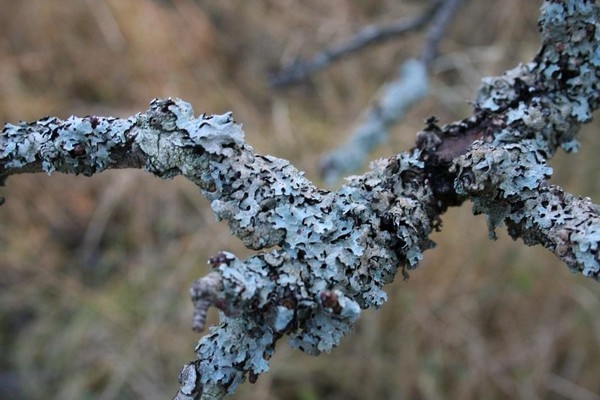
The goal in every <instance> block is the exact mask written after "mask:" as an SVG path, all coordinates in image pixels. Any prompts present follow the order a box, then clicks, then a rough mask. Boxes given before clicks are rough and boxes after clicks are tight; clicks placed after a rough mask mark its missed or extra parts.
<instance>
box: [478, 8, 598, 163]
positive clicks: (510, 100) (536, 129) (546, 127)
mask: <svg viewBox="0 0 600 400" xmlns="http://www.w3.org/2000/svg"><path fill="white" fill-rule="evenodd" d="M599 14H600V12H599V7H598V6H597V5H596V4H594V2H582V1H578V0H567V1H546V2H544V5H543V6H542V13H541V17H540V22H539V26H540V30H541V32H542V48H541V50H540V53H539V54H538V56H537V57H536V59H535V61H534V62H532V63H529V64H527V65H519V66H518V67H517V68H515V69H513V70H511V71H508V72H506V73H505V74H503V75H502V76H500V77H495V78H485V79H484V80H483V85H482V87H481V89H480V90H479V93H478V95H477V101H476V106H477V108H478V109H480V110H484V111H486V112H489V113H504V112H506V111H507V110H508V120H507V123H508V124H510V125H511V127H512V128H513V129H506V130H503V131H501V132H498V135H497V137H496V141H495V143H496V144H498V145H499V144H502V143H507V142H512V141H520V140H523V139H535V140H536V143H535V145H536V148H537V149H539V150H543V151H544V152H545V153H546V154H547V155H548V156H551V155H553V154H554V152H555V149H556V148H557V147H559V146H560V147H562V148H563V149H564V150H566V151H576V150H577V147H578V144H577V140H576V134H577V131H578V130H579V127H580V125H581V124H582V123H585V122H588V121H590V120H591V117H592V114H591V113H592V110H594V109H596V108H598V105H599V102H600V84H599V78H600V49H599V47H598V43H599V42H600V25H599V22H598V21H599V20H600V18H599V17H600V16H599ZM519 124H520V125H519Z"/></svg>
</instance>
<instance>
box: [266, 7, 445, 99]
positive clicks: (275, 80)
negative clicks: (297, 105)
mask: <svg viewBox="0 0 600 400" xmlns="http://www.w3.org/2000/svg"><path fill="white" fill-rule="evenodd" d="M453 1H454V0H452V1H451V2H453ZM448 2H449V1H448V0H435V1H433V2H432V3H431V4H430V6H429V7H428V8H427V9H426V10H425V11H424V12H423V13H422V14H420V15H418V16H416V17H413V18H409V19H402V20H399V21H396V22H393V23H391V24H389V25H386V26H376V25H370V26H368V27H366V28H364V29H363V30H361V31H360V32H358V33H356V34H355V35H354V36H352V37H351V38H350V39H348V40H347V41H345V42H343V43H341V44H338V45H336V46H332V47H329V48H326V49H325V50H322V51H321V52H319V53H317V54H316V55H315V56H314V57H313V58H312V59H311V60H309V61H303V60H301V59H296V60H294V61H293V62H292V63H291V64H290V65H289V66H287V67H285V68H283V69H282V70H281V71H279V72H278V73H276V74H274V75H272V76H270V77H269V85H271V86H273V87H281V86H287V85H293V84H297V83H300V82H301V81H303V80H304V79H306V78H307V77H308V76H309V75H311V74H312V73H314V72H315V71H318V70H320V69H323V68H325V67H327V66H328V65H329V64H331V63H333V62H334V61H337V60H339V59H341V58H343V57H346V56H348V55H350V54H353V53H355V52H357V51H359V50H362V49H363V48H365V47H367V46H370V45H374V44H379V43H383V42H386V41H388V40H390V39H393V38H396V37H398V36H401V35H404V34H407V33H410V32H414V31H416V30H419V29H421V28H422V27H423V26H425V25H426V24H427V23H428V22H430V21H431V20H432V19H433V18H434V16H435V15H437V14H438V13H437V10H438V9H439V8H440V7H442V6H443V4H444V3H448Z"/></svg>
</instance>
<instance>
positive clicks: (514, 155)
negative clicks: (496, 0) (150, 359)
mask: <svg viewBox="0 0 600 400" xmlns="http://www.w3.org/2000/svg"><path fill="white" fill-rule="evenodd" d="M597 21H598V6H597V5H596V4H595V3H591V2H585V1H575V0H565V1H560V2H559V1H546V2H545V3H544V7H543V13H542V17H541V19H540V26H541V29H542V34H543V47H542V49H541V51H540V53H539V55H538V56H537V57H536V59H535V60H534V62H532V63H530V64H527V65H521V66H519V67H518V68H516V69H514V70H512V71H509V72H508V73H507V74H505V75H503V76H502V77H499V78H493V79H489V80H486V81H485V82H484V87H483V88H482V89H481V91H480V92H479V95H478V99H477V103H476V112H477V118H474V119H472V120H469V121H466V122H465V123H464V124H458V125H456V126H455V127H456V130H457V131H460V130H461V129H468V130H469V135H467V138H471V137H474V138H480V139H482V140H479V141H476V142H474V143H473V144H472V145H471V146H470V147H469V148H468V149H466V146H464V147H465V148H463V147H461V145H462V141H461V138H460V137H458V136H457V135H455V136H449V135H446V136H444V133H443V132H442V129H440V128H437V127H436V128H437V130H436V131H435V132H429V133H426V134H424V135H421V139H422V140H421V141H422V142H424V143H427V144H426V146H425V147H427V148H429V150H427V149H424V148H418V149H414V150H412V151H410V152H406V153H402V154H399V155H397V156H394V157H391V158H389V159H382V160H378V161H375V162H373V163H372V164H371V170H370V171H369V172H368V173H366V174H364V175H362V176H354V177H350V178H348V180H347V182H346V184H345V185H344V186H343V187H342V188H340V189H339V190H338V191H336V192H330V191H323V190H319V189H318V188H316V187H315V186H314V185H313V184H312V183H311V182H310V181H309V180H308V179H306V178H305V177H304V176H303V174H302V173H301V172H300V171H298V170H297V169H295V168H294V167H293V166H291V165H290V164H289V162H287V161H285V160H281V159H278V158H276V157H272V156H262V155H258V154H256V153H255V152H254V151H253V149H252V148H251V147H250V146H248V145H247V144H246V143H245V141H244V133H243V131H242V129H241V127H240V126H239V125H238V124H236V123H235V121H234V120H233V118H232V115H231V113H227V114H223V115H213V116H206V115H200V116H199V117H196V116H195V115H194V113H193V110H192V108H191V106H190V105H189V104H188V103H185V102H183V101H181V100H172V99H164V100H158V99H157V100H155V101H153V102H152V103H151V106H150V109H149V110H148V111H147V112H145V113H140V114H138V115H137V116H135V117H133V118H129V119H113V118H101V117H86V118H75V117H72V118H70V119H68V120H66V121H61V120H58V119H56V118H46V119H42V120H40V121H37V122H34V123H31V124H24V123H22V124H19V125H6V126H5V128H4V129H3V131H2V135H1V136H0V180H3V178H4V177H6V176H8V175H9V174H11V173H17V172H33V171H47V172H51V171H54V170H56V171H61V172H70V173H83V174H88V175H89V174H92V173H95V172H99V171H101V170H103V169H105V168H108V167H143V168H145V169H146V170H147V171H149V172H151V173H154V174H156V175H157V176H160V177H163V178H170V177H173V176H176V175H183V176H185V177H187V178H188V179H190V180H191V181H193V182H194V183H196V184H197V185H198V186H199V188H200V191H201V193H202V194H203V195H204V196H205V197H206V198H207V199H208V200H209V201H210V202H211V207H212V209H213V211H214V213H215V215H216V216H217V218H218V219H222V220H226V221H227V222H228V224H229V226H230V229H231V232H232V233H233V234H234V235H236V236H237V237H239V238H240V239H241V240H242V241H243V243H244V244H245V245H246V246H248V247H249V248H251V249H255V250H262V252H260V253H257V254H255V255H254V256H252V257H249V258H248V259H246V260H240V259H238V258H237V257H236V256H235V255H233V254H230V253H224V252H222V253H218V254H217V255H215V256H214V257H212V258H211V259H210V260H209V263H210V265H211V271H210V273H209V274H208V275H206V276H205V277H204V278H201V279H199V280H198V281H197V282H196V283H195V284H194V285H193V287H192V289H191V295H192V300H193V302H194V305H195V316H194V328H195V329H201V328H202V327H203V325H204V323H205V317H206V309H207V308H208V307H209V306H215V307H217V308H218V309H219V310H220V317H221V322H220V324H219V325H218V326H215V327H211V328H210V331H209V334H208V335H206V336H205V337H203V338H202V339H201V340H200V342H199V343H198V346H197V348H196V353H197V356H198V359H197V360H196V361H193V362H192V363H190V364H188V365H187V366H186V367H185V368H184V369H183V370H182V373H181V375H180V380H181V389H180V391H179V393H178V395H177V398H179V399H189V398H194V399H196V398H200V397H203V398H221V397H222V396H224V395H225V394H226V393H232V392H233V391H234V390H235V387H236V386H237V385H238V384H239V383H240V382H242V381H243V380H244V379H246V378H247V379H249V380H250V381H254V380H255V379H256V378H257V376H258V375H259V374H260V373H263V372H265V371H266V370H267V369H268V360H269V358H270V357H271V355H272V354H273V351H274V349H275V345H276V342H277V341H278V340H279V339H280V338H282V337H284V336H286V337H287V339H288V342H289V343H290V345H291V346H293V347H296V348H299V349H302V350H303V351H305V352H307V353H309V354H319V353H321V352H323V351H329V350H331V349H332V348H333V347H334V346H336V345H337V344H338V343H339V341H340V339H341V338H342V337H343V336H344V335H346V334H347V333H349V332H350V331H351V330H352V328H353V326H354V324H355V322H356V320H357V319H358V317H359V315H360V310H361V309H366V308H369V307H380V306H381V305H382V304H383V303H384V302H385V300H386V294H385V292H384V291H383V286H384V285H385V284H387V283H389V282H391V281H392V280H393V279H394V278H395V276H396V274H397V272H398V269H399V268H402V270H403V273H405V272H406V271H404V268H405V267H406V268H408V269H411V268H415V267H416V266H417V265H418V263H419V261H420V259H421V258H422V253H423V251H424V250H426V249H428V248H430V247H432V246H433V243H432V242H431V241H430V240H429V239H428V237H429V234H430V232H431V231H432V229H435V228H437V227H438V226H439V221H438V220H437V218H438V215H439V213H440V212H442V211H443V210H445V208H446V207H447V206H448V205H447V204H444V199H443V198H438V197H436V196H437V194H436V193H442V192H441V191H439V188H434V184H433V183H432V182H434V181H435V182H436V185H442V186H444V185H446V186H450V187H452V184H453V185H454V190H455V193H454V194H453V195H454V196H455V197H456V196H462V198H470V199H472V200H473V203H474V208H475V211H476V212H481V213H486V214H487V215H488V216H489V218H490V229H491V230H492V231H493V229H494V228H496V227H497V226H498V225H500V224H501V223H505V224H506V225H507V226H508V229H509V232H510V233H511V235H513V237H522V238H523V239H524V241H525V243H527V244H542V245H544V246H545V247H547V248H548V249H550V250H551V251H553V252H554V253H555V254H556V255H557V256H558V257H560V258H561V259H562V260H564V261H565V262H566V263H567V265H569V267H570V268H571V269H572V270H573V271H578V272H581V273H583V274H585V275H586V276H590V277H593V278H595V279H598V276H599V270H600V267H599V265H600V262H599V256H598V247H599V245H598V244H599V242H600V228H599V226H600V221H599V210H598V207H597V206H595V205H594V204H592V203H591V201H590V200H589V199H583V198H575V197H573V196H571V195H568V194H566V193H564V192H563V191H562V190H560V189H559V188H556V187H554V186H550V185H548V184H547V182H546V180H547V178H548V177H549V175H550V174H551V169H550V168H549V167H548V166H547V164H546V158H547V157H549V156H551V155H552V154H553V153H554V151H555V150H556V148H557V147H559V146H562V147H563V148H565V149H566V150H573V149H574V148H575V147H576V145H575V134H576V132H577V129H578V127H579V126H580V125H581V124H582V123H584V122H587V121H588V120H589V119H590V118H591V111H593V110H594V109H596V108H597V107H598V105H599V104H598V103H599V93H598V75H599V73H598V67H599V64H600V62H599V61H600V56H599V51H598V41H599V39H600V38H598V35H599V33H598V29H597V28H598V27H597V24H598V23H597ZM476 123H479V124H480V126H472V124H476ZM429 125H431V126H432V127H433V125H435V124H434V123H430V124H429ZM432 129H433V128H432ZM438 131H439V132H438ZM479 132H484V133H479ZM446 133H447V132H446ZM449 137H450V138H451V140H450V139H449ZM444 141H448V142H450V145H446V147H445V148H443V149H444V150H443V151H444V155H445V157H448V155H451V157H450V160H449V161H448V163H449V164H450V163H451V164H452V168H451V169H450V170H448V168H447V169H446V170H444V171H441V170H440V169H439V168H440V166H439V165H438V166H436V167H437V168H438V169H431V168H430V167H431V165H430V164H429V163H430V162H431V160H432V159H433V158H429V156H427V157H426V156H425V152H426V150H427V151H435V150H436V149H438V148H441V147H440V146H444V145H445V142H444ZM471 141H472V140H470V141H469V142H471ZM442 158H443V157H442ZM436 173H439V174H440V175H442V177H441V178H440V177H439V176H436V175H435V174H436ZM444 179H450V181H449V183H448V182H445V181H444ZM434 189H435V190H434ZM436 190H438V192H436ZM443 193H447V192H443ZM454 200H455V199H454ZM454 200H453V201H454ZM453 204H454V203H453Z"/></svg>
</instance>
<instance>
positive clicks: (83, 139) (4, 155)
mask: <svg viewBox="0 0 600 400" xmlns="http://www.w3.org/2000/svg"><path fill="white" fill-rule="evenodd" d="M134 125H135V119H134V118H129V119H117V118H104V117H95V116H90V117H85V118H78V117H70V118H68V119H67V120H61V119H58V118H54V117H47V118H43V119H40V120H38V121H35V122H33V123H30V124H28V123H24V122H21V123H19V124H18V125H12V124H6V125H5V126H4V128H3V129H2V134H1V136H0V163H1V165H2V169H3V170H4V171H10V170H11V169H26V170H33V171H35V170H36V169H37V167H36V166H35V165H39V168H41V170H43V171H45V172H47V173H51V172H54V171H58V172H65V173H73V174H84V175H88V176H89V175H92V174H94V173H96V172H100V171H103V170H104V169H106V168H108V167H109V166H111V165H113V164H114V163H115V159H114V158H113V157H114V154H115V153H116V152H118V149H119V148H123V147H125V145H126V143H127V142H128V139H129V137H128V133H129V131H130V130H131V129H132V128H133V127H134ZM34 164H35V165H34Z"/></svg>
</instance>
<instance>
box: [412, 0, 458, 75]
mask: <svg viewBox="0 0 600 400" xmlns="http://www.w3.org/2000/svg"><path fill="white" fill-rule="evenodd" d="M460 2H461V0H444V1H442V3H441V4H440V6H439V7H438V8H437V10H436V12H435V14H434V15H433V19H432V20H431V23H430V24H429V30H428V31H427V37H426V39H425V44H424V46H423V50H422V51H421V60H422V61H423V62H424V63H425V64H426V65H427V66H429V64H430V63H431V61H432V60H433V59H434V58H435V57H437V54H438V49H439V47H440V42H441V40H442V37H443V36H444V34H445V33H446V30H447V29H448V25H449V24H450V22H451V21H452V17H453V16H454V12H455V11H456V10H457V9H458V6H459V5H460Z"/></svg>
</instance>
